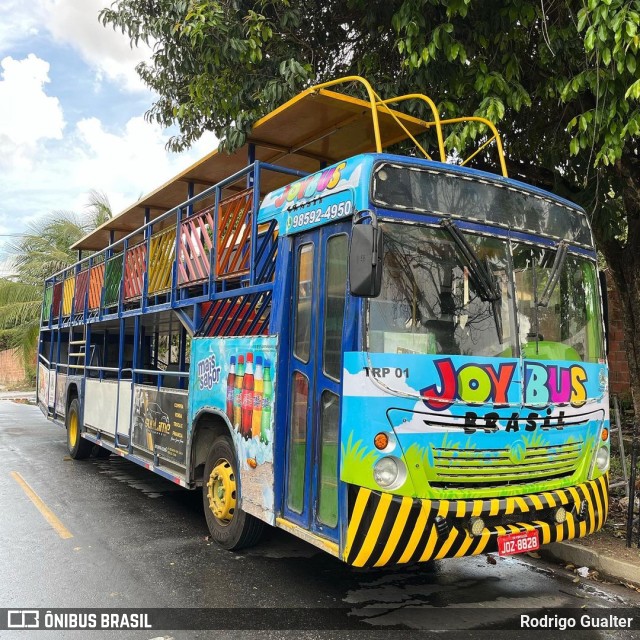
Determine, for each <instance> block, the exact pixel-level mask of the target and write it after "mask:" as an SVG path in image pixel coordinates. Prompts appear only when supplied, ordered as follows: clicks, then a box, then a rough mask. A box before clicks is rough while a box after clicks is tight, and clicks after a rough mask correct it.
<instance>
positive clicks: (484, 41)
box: [100, 0, 640, 415]
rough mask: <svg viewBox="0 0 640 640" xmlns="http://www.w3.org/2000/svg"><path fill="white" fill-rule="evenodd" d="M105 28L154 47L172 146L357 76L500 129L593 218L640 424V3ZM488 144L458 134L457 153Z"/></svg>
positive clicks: (455, 6) (189, 6)
mask: <svg viewBox="0 0 640 640" xmlns="http://www.w3.org/2000/svg"><path fill="white" fill-rule="evenodd" d="M100 19H101V20H102V21H103V23H104V24H105V25H112V26H113V27H114V28H118V29H121V30H122V31H123V32H124V33H126V34H128V35H129V37H130V38H131V41H132V43H133V44H136V43H137V42H139V41H140V40H143V41H147V42H149V43H152V45H153V56H152V58H151V61H150V62H149V63H146V64H141V65H140V66H139V67H138V71H139V73H140V76H141V77H142V79H143V80H144V81H145V82H146V83H147V84H148V85H149V86H150V87H151V88H152V89H154V90H155V91H156V92H157V94H158V96H159V97H158V99H157V100H156V102H155V103H154V104H153V106H152V107H151V109H150V110H149V112H148V116H149V117H150V118H151V119H152V120H155V121H157V122H159V123H161V124H163V125H169V124H177V125H178V126H179V128H180V134H179V135H178V136H176V137H174V138H173V139H172V140H171V142H170V146H171V147H172V148H173V149H181V148H185V147H187V146H189V145H190V144H191V143H192V142H193V141H194V140H196V139H197V138H198V137H199V136H200V135H201V134H202V132H203V131H204V130H212V131H214V132H215V133H216V134H217V135H218V137H220V138H221V139H222V141H223V145H224V146H225V147H226V148H227V149H233V148H235V147H237V146H238V145H239V144H241V143H242V142H243V141H244V137H245V135H246V133H247V131H248V130H249V128H250V126H251V124H252V122H254V121H255V120H256V119H257V118H258V117H260V116H262V115H264V114H265V113H267V112H268V111H270V110H272V109H273V108H275V107H276V106H278V105H279V104H281V103H282V102H283V101H284V100H286V99H288V98H289V97H291V96H293V95H294V94H295V93H297V92H298V91H299V90H301V89H303V88H305V87H306V86H309V85H310V84H312V83H315V82H321V81H323V80H327V79H330V78H333V77H337V76H340V75H348V74H360V75H364V76H366V77H368V78H369V79H370V80H371V81H372V82H373V84H374V85H375V86H376V87H377V88H379V89H380V93H381V94H382V96H383V97H388V96H392V95H399V94H402V93H409V92H414V91H419V92H426V93H429V94H431V95H432V96H433V97H434V99H436V100H437V105H438V109H439V111H440V112H441V114H446V115H447V116H450V117H455V116H457V115H462V114H467V115H468V114H475V115H481V116H485V117H487V118H489V119H490V120H492V121H494V122H495V123H497V124H498V126H499V128H500V129H501V130H502V132H503V137H504V142H505V147H506V150H507V154H508V157H509V158H510V161H509V163H508V167H509V172H510V175H511V176H512V177H520V178H523V179H524V180H526V181H527V182H530V183H533V184H537V185H540V186H543V187H545V188H548V189H551V190H552V191H555V192H556V193H559V194H560V195H565V196H567V197H569V198H571V199H572V200H575V201H577V202H579V203H581V204H582V205H583V206H585V208H586V210H587V211H588V213H589V214H590V216H591V219H592V223H593V228H594V233H595V236H596V240H597V243H598V246H599V248H600V250H601V251H602V252H603V254H604V256H605V258H606V260H607V263H608V265H609V267H610V270H611V275H612V277H613V280H614V282H615V285H616V287H617V289H618V292H619V294H620V298H621V301H622V306H623V321H624V326H625V341H626V347H627V352H628V357H629V366H630V372H631V390H632V396H633V400H634V405H635V409H636V413H637V415H640V330H639V327H638V326H637V323H639V322H640V320H636V319H640V165H639V163H640V158H639V149H638V146H639V144H638V139H639V136H638V134H639V133H640V109H639V101H640V80H639V79H638V75H637V70H638V67H640V52H639V48H640V35H639V34H638V28H639V27H640V0H482V2H480V1H479V0H475V1H474V0H370V1H368V2H365V1H364V0H341V1H340V2H338V1H336V0H326V1H325V2H322V3H318V2H311V1H309V0H300V1H298V2H290V0H244V1H243V0H227V1H226V2H220V1H214V0H190V1H187V0H119V2H117V3H114V4H113V5H112V7H111V8H109V9H104V10H103V11H102V12H101V13H100ZM411 108H412V109H413V111H414V113H415V114H416V115H418V116H421V117H428V114H427V113H425V111H424V105H422V104H419V103H416V104H414V105H411ZM484 136H485V131H484V130H483V128H482V127H480V126H478V125H476V124H468V125H466V126H459V127H457V128H454V129H452V130H450V131H449V132H448V137H447V141H446V142H447V148H448V149H449V150H453V149H456V150H458V151H463V150H464V149H465V148H466V147H468V146H469V145H470V144H471V143H472V142H473V141H474V140H478V139H482V138H483V137H484ZM488 163H489V164H488ZM480 166H485V167H490V161H485V164H484V165H480Z"/></svg>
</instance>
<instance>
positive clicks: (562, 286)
mask: <svg viewBox="0 0 640 640" xmlns="http://www.w3.org/2000/svg"><path fill="white" fill-rule="evenodd" d="M555 257H556V250H555V249H544V248H542V247H532V246H531V245H526V244H521V243H514V244H513V265H514V277H515V289H516V300H517V307H518V324H519V337H520V348H521V350H522V353H523V355H524V356H525V357H528V358H535V359H540V360H581V361H583V362H599V361H601V359H602V358H603V353H602V351H603V339H602V331H601V327H602V322H601V319H600V305H599V302H598V288H597V285H596V282H597V274H596V267H595V264H594V263H593V262H591V261H590V260H587V259H585V258H580V257H578V256H575V255H568V256H567V258H566V260H565V262H564V265H563V266H562V269H561V271H560V273H559V278H558V281H557V284H556V285H555V286H554V287H553V288H552V289H551V288H547V287H548V283H549V278H550V276H551V275H552V272H553V268H554V262H555ZM545 289H547V300H543V294H544V292H545ZM549 291H550V293H551V295H550V296H549V295H548V294H549ZM545 303H546V304H545Z"/></svg>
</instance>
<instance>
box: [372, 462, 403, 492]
mask: <svg viewBox="0 0 640 640" xmlns="http://www.w3.org/2000/svg"><path fill="white" fill-rule="evenodd" d="M406 476H407V469H406V467H405V466H404V463H403V462H402V460H399V459H398V458H394V457H392V456H386V457H385V458H380V460H378V462H376V463H375V465H374V466H373V479H374V480H375V481H376V483H377V484H378V485H379V486H380V487H382V488H383V489H395V488H397V487H399V486H400V485H401V484H402V483H403V482H404V481H405V478H406Z"/></svg>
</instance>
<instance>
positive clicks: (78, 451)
mask: <svg viewBox="0 0 640 640" xmlns="http://www.w3.org/2000/svg"><path fill="white" fill-rule="evenodd" d="M65 422H66V425H67V449H68V450H69V455H70V456H71V457H72V458H73V459H74V460H84V459H85V458H88V457H89V456H90V455H91V450H92V449H93V442H89V441H88V440H85V439H84V438H83V437H82V435H81V433H82V427H81V425H80V401H79V400H78V398H73V400H71V402H70V403H69V409H68V410H67V417H66V420H65Z"/></svg>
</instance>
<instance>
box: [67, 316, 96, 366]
mask: <svg viewBox="0 0 640 640" xmlns="http://www.w3.org/2000/svg"><path fill="white" fill-rule="evenodd" d="M74 338H75V336H74V329H73V327H71V328H70V330H69V352H68V356H67V369H68V372H67V373H68V375H84V372H85V367H86V366H87V365H89V364H91V363H90V362H87V326H86V325H83V327H82V334H81V336H80V338H78V339H74Z"/></svg>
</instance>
